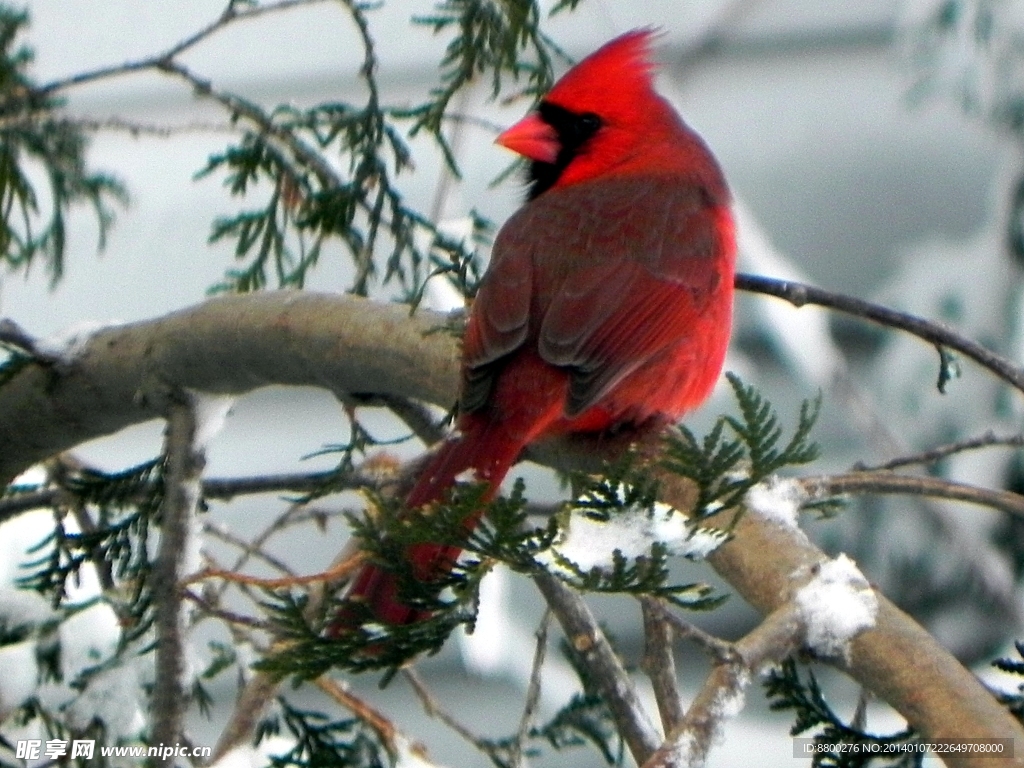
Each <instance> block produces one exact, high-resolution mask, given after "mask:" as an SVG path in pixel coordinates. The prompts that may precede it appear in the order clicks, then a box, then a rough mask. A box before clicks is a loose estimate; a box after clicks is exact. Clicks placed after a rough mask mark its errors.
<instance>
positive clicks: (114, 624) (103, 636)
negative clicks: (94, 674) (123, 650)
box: [60, 603, 121, 681]
mask: <svg viewBox="0 0 1024 768" xmlns="http://www.w3.org/2000/svg"><path fill="white" fill-rule="evenodd" d="M120 638H121V627H120V624H119V623H118V620H117V615H116V614H115V613H114V610H113V609H112V608H111V607H110V606H109V605H106V604H105V603H96V604H95V605H92V606H90V607H89V608H86V609H85V610H83V611H80V612H78V613H76V614H75V615H74V616H70V617H69V618H67V619H66V620H65V621H63V622H62V623H61V625H60V646H61V654H60V664H61V672H62V674H63V677H64V679H65V680H68V681H74V680H76V679H77V678H78V677H79V675H81V674H82V672H84V671H85V670H87V669H90V668H91V667H95V666H96V665H97V664H100V663H102V662H103V661H106V660H107V659H109V658H110V657H111V656H113V655H114V653H115V652H116V650H117V644H118V641H119V640H120Z"/></svg>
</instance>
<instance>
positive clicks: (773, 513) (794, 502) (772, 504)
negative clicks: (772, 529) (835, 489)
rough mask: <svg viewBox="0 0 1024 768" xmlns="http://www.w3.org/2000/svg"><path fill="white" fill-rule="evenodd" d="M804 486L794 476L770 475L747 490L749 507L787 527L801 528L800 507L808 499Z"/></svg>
mask: <svg viewBox="0 0 1024 768" xmlns="http://www.w3.org/2000/svg"><path fill="white" fill-rule="evenodd" d="M808 498H809V494H808V493H807V490H806V489H805V488H804V486H803V485H802V484H801V483H800V482H799V481H798V480H794V479H793V478H782V477H770V478H768V479H767V480H764V481H762V482H760V483H758V484H757V485H755V486H754V487H753V488H751V489H750V490H749V491H747V496H746V504H747V509H749V510H750V511H752V512H756V513H757V514H759V515H760V516H761V517H764V518H766V519H768V520H771V521H772V522H775V523H778V524H779V525H781V526H783V527H785V528H799V527H800V525H799V523H800V507H801V506H802V505H803V504H804V503H805V502H806V501H807V500H808Z"/></svg>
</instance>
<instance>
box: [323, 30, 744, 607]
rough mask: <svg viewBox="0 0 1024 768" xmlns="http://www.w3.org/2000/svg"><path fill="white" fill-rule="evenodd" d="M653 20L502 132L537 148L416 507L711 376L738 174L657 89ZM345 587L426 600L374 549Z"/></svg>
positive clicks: (444, 550)
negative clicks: (404, 590) (372, 559)
mask: <svg viewBox="0 0 1024 768" xmlns="http://www.w3.org/2000/svg"><path fill="white" fill-rule="evenodd" d="M652 35H653V33H652V32H651V31H649V30H640V31H633V32H629V33H627V34H625V35H622V36H621V37H618V38H616V39H615V40H612V41H611V42H610V43H608V44H606V45H605V46H604V47H602V48H601V49H600V50H598V51H597V52H595V53H593V54H592V55H591V56H588V57H587V58H586V59H584V60H583V61H582V62H580V63H579V64H578V65H577V66H575V67H573V68H572V69H571V70H570V71H569V72H567V73H566V74H565V76H564V77H562V79H561V80H559V81H558V82H557V83H556V84H555V86H554V87H553V88H552V89H551V92H550V93H549V94H548V95H547V97H546V98H544V99H543V100H542V101H541V102H540V105H539V106H538V108H537V110H536V112H533V113H531V114H530V115H528V116H527V117H526V118H524V119H523V120H522V121H520V122H519V123H517V124H516V125H514V126H513V127H512V128H510V129H509V130H507V131H505V132H504V133H502V134H501V135H500V136H499V137H498V139H497V143H498V144H501V145H502V146H504V147H507V148H508V149H511V150H513V151H514V152H517V153H519V154H520V155H523V156H524V157H526V158H528V159H529V160H531V161H532V162H531V165H530V171H529V190H528V195H527V197H528V200H527V202H526V204H525V205H523V207H522V208H520V209H519V211H517V212H516V214H515V215H513V216H512V218H510V219H509V220H508V222H507V223H506V224H505V226H504V227H502V228H501V231H500V232H499V233H498V236H497V238H496V240H495V243H494V249H493V253H492V256H491V263H490V267H489V269H488V271H487V274H486V275H485V276H484V278H483V282H482V283H481V286H480V291H479V293H478V295H477V297H476V300H475V301H474V302H473V306H472V310H471V312H470V316H469V323H468V326H467V328H466V333H465V337H464V339H463V361H462V390H461V394H460V398H459V414H460V415H459V419H458V429H457V430H456V432H455V433H454V434H453V435H452V436H451V437H450V438H448V440H447V441H446V442H445V443H444V444H443V445H442V446H441V448H440V450H439V451H438V452H437V455H436V456H435V457H434V458H433V459H432V460H431V461H430V462H429V463H428V465H427V467H426V469H425V470H424V471H423V473H422V474H421V475H420V477H419V479H418V480H417V482H416V484H415V486H414V487H413V489H412V492H411V493H410V494H409V496H408V498H407V499H406V503H407V505H408V507H409V508H410V509H412V508H416V507H419V506H422V505H424V504H428V503H430V502H433V501H437V500H438V499H440V498H442V497H443V496H444V493H445V491H446V490H447V489H448V488H450V487H451V486H452V485H454V483H455V478H456V476H458V475H460V474H461V473H462V472H464V471H465V470H473V472H474V473H475V475H476V477H477V478H478V480H480V481H483V482H485V483H487V484H488V486H489V489H490V491H489V494H488V498H492V497H493V496H494V494H496V493H497V490H498V486H499V485H500V483H501V481H502V479H503V478H504V477H505V475H506V473H507V472H508V471H509V469H510V468H511V467H512V465H513V464H515V462H516V461H517V459H518V457H519V454H520V453H521V452H522V450H523V448H524V447H525V446H527V445H529V444H530V443H532V442H533V441H535V440H538V439H540V438H545V437H549V436H554V435H560V434H565V433H578V432H602V431H606V430H610V429H613V428H617V427H623V426H635V427H641V426H642V427H648V426H650V427H658V426H663V425H665V424H668V423H671V422H674V421H676V420H678V419H679V418H680V416H682V415H683V414H684V413H686V412H687V411H689V410H691V409H693V408H695V407H697V406H698V405H700V404H701V403H702V402H703V401H704V399H705V398H707V396H708V395H709V394H710V392H711V390H712V388H713V387H714V385H715V382H716V381H717V379H718V376H719V373H720V372H721V368H722V362H723V360H724V358H725V352H726V347H727V346H728V342H729V331H730V325H731V319H732V298H733V269H734V261H735V233H734V226H733V219H732V215H731V213H730V210H729V203H730V198H729V191H728V188H727V186H726V183H725V179H724V178H723V176H722V172H721V170H720V168H719V167H718V163H717V162H716V161H715V158H714V157H713V156H712V154H711V152H710V151H709V150H708V148H707V147H706V146H705V145H704V142H703V141H702V140H701V139H700V137H699V136H697V134H696V133H694V132H693V131H692V130H691V129H690V128H689V127H687V126H686V124H685V123H683V121H682V120H681V119H680V117H679V115H678V114H676V112H675V110H673V109H672V107H671V106H670V105H669V104H668V102H666V101H665V100H664V99H663V98H662V97H661V96H659V95H658V94H657V93H656V92H655V91H654V88H653V78H652V70H653V64H652V63H651V60H650V57H649V45H650V42H651V38H652ZM475 522H476V520H475V518H473V519H469V520H467V521H466V526H467V528H470V527H472V525H474V524H475ZM458 554H459V550H458V549H457V548H453V547H445V546H440V545H435V544H429V543H426V544H418V545H415V546H412V547H410V548H409V550H408V552H407V557H408V558H409V562H410V563H411V564H412V566H413V573H414V574H415V575H416V577H417V578H420V579H422V580H424V581H430V580H432V579H436V578H438V577H439V576H440V575H442V574H443V573H445V572H446V571H447V570H448V569H450V568H451V564H452V563H453V562H454V560H455V559H456V558H457V557H458ZM349 599H350V600H354V601H361V602H363V603H365V604H366V605H367V606H368V608H369V609H370V612H371V613H372V615H373V616H375V617H376V618H377V619H378V620H380V621H382V622H385V623H388V624H392V625H397V624H408V623H412V622H415V621H417V620H420V619H422V618H423V617H424V613H423V611H421V610H417V609H416V608H413V607H411V606H409V605H406V604H405V603H403V602H402V600H401V599H400V597H399V595H398V591H397V580H396V578H395V576H394V575H392V574H390V573H388V572H387V571H385V570H383V569H381V568H378V567H377V566H375V565H367V566H365V567H364V568H363V569H362V570H361V571H360V572H359V573H358V574H357V575H356V577H355V579H354V582H353V586H352V588H351V590H350V593H349ZM346 613H347V612H346ZM339 621H340V623H341V624H345V623H346V620H345V619H344V618H341V619H339Z"/></svg>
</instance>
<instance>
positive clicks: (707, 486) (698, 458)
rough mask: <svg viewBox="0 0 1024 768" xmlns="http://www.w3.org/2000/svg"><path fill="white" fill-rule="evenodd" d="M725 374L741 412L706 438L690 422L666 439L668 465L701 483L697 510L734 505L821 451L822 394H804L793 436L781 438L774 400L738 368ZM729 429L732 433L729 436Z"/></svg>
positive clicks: (713, 510)
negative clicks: (817, 431)
mask: <svg viewBox="0 0 1024 768" xmlns="http://www.w3.org/2000/svg"><path fill="white" fill-rule="evenodd" d="M726 378H727V380H728V382H729V385H730V386H731V387H732V391H733V394H734V395H735V397H736V401H737V403H738V404H739V408H740V417H739V418H736V417H735V416H722V417H720V418H719V419H718V420H717V421H716V422H715V425H714V427H712V429H711V431H710V432H708V434H707V435H706V436H705V437H704V438H703V439H698V438H697V437H696V436H695V435H694V434H693V432H691V431H690V430H689V429H688V428H687V427H685V426H681V427H680V428H679V437H674V436H673V437H671V438H670V439H669V441H668V456H667V458H666V460H665V464H666V466H667V467H668V468H669V469H671V470H672V471H674V472H676V473H678V474H680V475H682V476H683V477H688V478H690V479H691V480H693V481H694V483H696V485H697V488H698V497H697V502H696V504H695V506H694V508H695V510H696V511H697V514H698V515H701V516H707V515H711V514H717V513H718V512H722V511H724V510H728V509H731V508H733V507H735V506H736V505H737V504H739V502H740V501H741V500H742V499H743V496H744V494H746V492H747V491H749V490H750V489H751V488H753V487H754V486H755V485H757V484H758V483H760V482H761V481H763V480H765V479H767V478H768V477H770V476H771V475H773V474H775V473H776V472H778V471H779V470H781V469H783V468H785V467H788V466H793V465H798V464H807V463H809V462H811V461H814V460H815V459H816V458H817V457H818V446H817V445H816V444H815V443H813V442H811V441H810V439H809V438H810V433H811V430H812V428H813V427H814V423H815V421H816V420H817V418H818V413H819V411H820V409H821V395H820V394H819V395H818V397H816V398H815V399H814V400H805V401H804V402H803V404H802V405H801V406H800V416H799V420H798V423H797V427H796V429H795V430H794V432H793V436H792V437H791V438H790V439H789V440H788V441H787V442H786V443H785V444H784V445H782V444H781V440H782V436H783V429H782V427H781V426H780V424H779V417H778V415H777V414H776V413H775V411H774V409H773V408H772V405H771V403H769V402H768V401H767V400H765V399H764V397H762V396H761V394H760V393H759V392H758V391H757V390H756V389H754V387H753V386H749V385H746V384H744V383H743V382H742V381H741V380H740V378H739V377H738V376H736V375H735V374H734V373H727V374H726ZM727 430H728V432H730V433H732V435H734V437H729V436H728V434H727Z"/></svg>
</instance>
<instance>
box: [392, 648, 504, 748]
mask: <svg viewBox="0 0 1024 768" xmlns="http://www.w3.org/2000/svg"><path fill="white" fill-rule="evenodd" d="M402 675H403V676H404V677H405V679H406V680H408V681H409V685H411V686H412V690H413V692H414V693H415V694H416V697H417V698H418V699H419V700H420V704H422V705H423V711H425V712H426V713H427V714H428V715H430V717H433V718H436V719H437V720H440V721H441V722H442V723H444V724H445V725H446V726H447V727H448V728H450V729H451V730H452V731H454V732H455V733H457V734H458V735H459V736H461V737H462V739H463V740H464V741H466V742H467V743H468V744H471V745H472V746H473V747H474V748H476V749H477V750H479V751H480V752H483V753H484V754H485V755H488V756H492V757H493V756H497V755H496V753H495V750H494V747H493V746H492V745H491V744H489V743H488V742H487V741H486V740H484V739H482V738H480V737H479V736H477V735H476V734H475V733H473V732H472V731H471V730H470V729H469V728H467V727H466V726H465V725H463V724H462V723H461V722H459V720H458V719H457V718H456V717H455V716H454V715H452V714H451V713H450V712H448V711H447V710H446V709H445V708H444V707H443V706H442V705H441V703H440V702H439V701H438V700H437V697H435V696H434V694H433V693H431V692H430V689H429V688H428V687H427V684H426V683H425V682H423V679H422V678H421V677H420V675H419V673H418V672H417V671H416V668H415V667H414V666H412V665H410V666H407V667H403V668H402Z"/></svg>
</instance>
